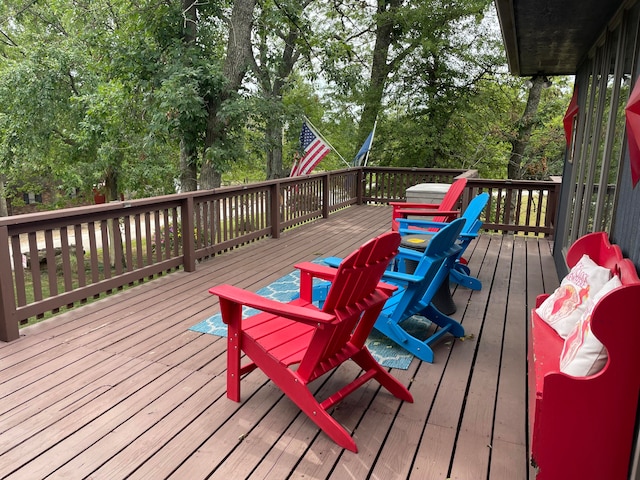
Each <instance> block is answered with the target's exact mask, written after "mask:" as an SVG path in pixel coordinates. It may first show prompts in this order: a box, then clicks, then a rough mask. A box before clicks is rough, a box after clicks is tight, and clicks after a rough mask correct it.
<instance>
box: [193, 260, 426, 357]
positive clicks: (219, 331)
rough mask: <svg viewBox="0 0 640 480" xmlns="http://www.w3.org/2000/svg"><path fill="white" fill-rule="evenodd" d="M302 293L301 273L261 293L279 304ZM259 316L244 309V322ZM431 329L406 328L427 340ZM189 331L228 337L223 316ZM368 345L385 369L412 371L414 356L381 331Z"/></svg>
mask: <svg viewBox="0 0 640 480" xmlns="http://www.w3.org/2000/svg"><path fill="white" fill-rule="evenodd" d="M314 262H316V263H321V259H318V260H314ZM299 289H300V273H299V272H298V270H296V271H295V272H291V273H289V274H287V275H285V276H284V277H282V278H280V279H278V280H276V281H275V282H273V283H272V284H270V285H267V286H266V287H264V288H261V289H260V290H258V292H257V293H258V295H260V296H262V297H267V298H270V299H273V300H278V301H280V302H288V301H290V300H292V299H293V298H295V296H296V295H297V294H298V291H299ZM255 313H257V311H256V310H254V309H252V308H249V307H243V308H242V316H243V318H246V317H248V316H250V315H253V314H255ZM430 325H431V322H430V321H429V320H427V319H425V318H423V317H419V316H417V315H416V316H413V317H411V318H409V319H407V320H405V321H404V322H403V325H402V326H403V327H404V328H405V329H407V330H409V331H411V332H412V334H413V335H416V336H419V333H420V332H423V331H424V332H425V335H424V336H425V337H426V336H427V335H426V331H427V330H428V329H429V327H430ZM189 330H193V331H195V332H201V333H208V334H211V335H217V336H219V337H226V336H227V326H226V325H225V324H224V323H223V322H222V316H221V315H220V314H219V313H216V314H215V315H213V316H212V317H209V318H207V319H206V320H203V321H202V322H200V323H198V324H197V325H194V326H193V327H191V328H190V329H189ZM366 345H367V348H368V349H369V351H370V352H371V354H372V355H373V356H374V357H375V359H376V360H377V361H378V362H379V363H380V364H381V365H383V366H385V367H390V368H401V369H403V370H406V369H408V368H409V364H410V363H411V360H412V359H413V355H412V354H411V353H409V352H407V351H406V350H405V349H404V348H402V347H400V346H399V345H397V344H396V343H395V342H393V341H391V340H389V339H388V338H387V337H386V336H385V335H383V334H381V333H379V332H378V331H377V330H372V331H371V334H370V335H369V338H368V340H367V342H366Z"/></svg>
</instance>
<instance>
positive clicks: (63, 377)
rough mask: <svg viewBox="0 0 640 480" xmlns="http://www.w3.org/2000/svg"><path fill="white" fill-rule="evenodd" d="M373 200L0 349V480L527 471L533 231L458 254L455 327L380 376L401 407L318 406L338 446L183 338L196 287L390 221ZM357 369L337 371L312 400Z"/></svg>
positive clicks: (300, 256) (284, 402)
mask: <svg viewBox="0 0 640 480" xmlns="http://www.w3.org/2000/svg"><path fill="white" fill-rule="evenodd" d="M390 217H391V211H390V208H388V207H375V206H362V207H352V208H348V209H346V210H344V211H342V212H339V213H336V214H334V215H332V216H331V217H330V218H329V219H328V220H324V221H319V222H316V223H313V224H311V225H307V226H304V227H300V228H297V229H295V230H292V231H289V232H287V233H285V234H283V235H282V237H281V238H280V239H278V240H273V239H270V240H263V241H259V242H256V243H255V244H252V245H249V246H246V247H243V248H240V249H237V250H234V251H232V252H229V253H226V254H223V255H221V256H218V257H215V258H213V259H211V260H209V261H206V262H203V263H201V264H200V265H198V268H197V270H196V272H194V273H185V272H182V271H181V272H177V273H172V274H170V275H166V276H164V277H161V278H159V279H157V280H153V281H150V282H147V283H145V284H143V285H140V286H137V287H135V288H131V289H129V290H126V291H124V292H121V293H119V294H117V295H114V296H111V297H108V298H106V299H104V300H100V301H98V302H96V303H93V304H90V305H87V306H84V307H81V308H77V309H75V310H72V311H69V312H66V313H64V314H61V315H59V316H57V317H56V318H54V319H51V320H48V321H46V322H43V323H41V324H38V325H34V326H32V327H28V328H25V329H23V330H22V331H21V338H20V339H19V340H18V341H15V342H12V343H8V344H0V359H1V362H0V398H1V399H2V402H1V403H0V478H20V479H25V478H45V477H47V476H48V475H51V476H52V477H63V476H67V477H70V478H85V477H90V478H96V479H97V478H148V479H159V478H176V479H185V478H188V479H201V478H225V479H231V478H233V479H235V478H256V479H258V478H260V479H261V478H273V479H283V478H307V479H325V478H336V479H345V478H354V479H361V478H375V479H385V480H387V479H393V478H418V479H442V480H444V479H446V478H457V479H469V480H472V479H473V480H476V479H480V478H490V479H505V480H506V479H508V480H513V479H527V478H529V475H530V472H529V466H528V460H527V448H528V441H527V426H526V422H527V415H526V385H527V382H526V322H527V318H528V311H529V309H530V308H531V306H532V305H533V304H534V300H535V297H536V295H538V294H539V293H542V292H543V291H551V290H553V289H554V288H555V287H556V286H557V283H558V281H557V276H556V271H555V267H554V265H553V261H552V258H551V244H550V242H549V241H548V240H546V239H535V238H529V239H524V238H523V237H514V236H511V235H505V236H502V235H482V236H481V237H480V238H479V239H478V240H477V241H476V242H474V243H473V244H472V245H471V247H470V248H469V249H468V250H467V256H468V257H469V260H470V264H469V265H470V268H471V271H472V272H474V273H476V274H477V275H478V277H479V278H480V280H481V281H482V283H483V289H482V290H481V291H479V292H471V291H470V290H466V289H464V288H462V287H458V288H457V290H456V291H455V293H454V300H455V302H456V305H457V307H458V308H457V312H456V313H455V314H454V315H453V317H454V318H457V319H459V320H461V322H462V324H463V326H464V327H465V330H466V333H467V337H466V339H465V340H464V341H463V340H452V339H448V340H444V341H443V342H441V343H440V344H438V345H436V346H435V347H434V351H435V362H434V363H433V364H427V363H422V362H420V361H418V360H417V359H415V358H414V360H413V362H412V363H411V365H410V367H409V369H408V370H398V369H394V370H393V372H392V373H393V374H394V375H395V376H396V377H397V378H398V379H399V380H400V381H402V382H403V383H404V384H405V385H408V386H409V388H410V390H411V392H412V394H413V396H414V398H415V403H413V404H405V403H401V402H400V401H398V400H397V399H396V398H394V397H392V396H391V395H390V394H388V393H387V392H386V391H385V390H381V389H380V388H378V385H377V384H376V383H375V382H370V383H369V384H367V385H366V386H365V387H363V388H361V389H359V390H358V391H357V392H356V393H355V394H353V395H352V396H350V397H348V398H347V399H345V400H344V401H343V402H342V403H340V404H338V406H337V407H336V409H335V410H334V413H333V416H334V417H335V418H336V419H337V420H338V421H340V422H341V423H343V424H344V425H345V426H346V427H347V428H348V429H349V430H351V431H353V435H354V438H355V440H356V442H357V444H358V447H359V449H360V453H358V454H352V453H351V452H349V451H346V450H342V449H340V448H339V447H337V446H336V445H335V444H334V443H333V442H332V441H331V440H329V438H328V437H326V436H325V435H324V434H322V433H320V432H319V430H318V429H317V427H316V426H315V425H314V424H313V423H311V422H310V421H308V420H307V419H306V417H305V416H304V414H302V413H301V412H300V411H299V410H298V409H297V408H296V407H295V405H294V404H293V403H292V402H290V401H289V400H288V399H286V398H285V397H283V395H282V393H281V392H280V391H279V390H278V389H277V388H276V387H274V386H273V384H271V383H270V382H268V381H267V379H266V377H265V376H264V375H263V374H262V373H261V372H259V371H255V372H252V373H250V374H249V375H248V377H247V378H246V379H245V380H244V383H243V401H242V403H239V404H237V403H235V402H232V401H230V400H228V399H227V398H226V396H225V361H226V359H225V355H224V353H225V348H226V342H225V340H224V339H221V338H219V337H216V336H213V335H207V334H200V333H196V332H193V331H189V330H188V329H189V327H191V326H193V325H195V324H196V323H198V322H200V321H201V320H203V319H205V318H207V317H209V316H211V315H213V314H214V313H216V312H218V306H217V300H216V298H214V297H213V296H211V295H209V294H208V293H207V289H208V288H209V287H210V286H212V285H215V284H219V283H232V284H234V285H237V286H240V287H243V288H248V289H251V290H253V291H256V290H258V289H259V288H261V287H263V286H265V285H267V284H269V283H270V282H272V281H274V280H276V279H277V278H280V277H281V276H283V275H284V274H286V273H289V272H290V271H292V265H293V264H294V263H297V262H300V261H304V260H312V259H314V258H316V257H318V256H327V255H338V256H344V255H346V254H348V253H349V252H351V251H352V250H354V249H355V248H356V247H357V246H359V245H360V244H362V243H364V242H365V241H366V240H368V239H369V238H371V237H373V236H375V235H377V234H378V233H381V232H383V231H385V230H387V229H388V228H389V224H390ZM357 374H358V371H357V369H356V368H355V367H354V366H352V365H344V366H342V367H340V368H339V369H338V371H337V372H335V373H334V374H332V375H331V376H329V378H321V379H319V380H318V381H316V383H315V384H313V385H315V388H317V391H318V394H319V396H322V392H323V390H324V389H325V387H329V386H334V385H336V384H338V383H341V382H343V381H344V380H345V379H346V378H349V377H353V376H355V375H357Z"/></svg>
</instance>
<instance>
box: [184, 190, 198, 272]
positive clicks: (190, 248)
mask: <svg viewBox="0 0 640 480" xmlns="http://www.w3.org/2000/svg"><path fill="white" fill-rule="evenodd" d="M180 209H181V210H182V211H181V212H180V213H181V214H182V215H181V223H182V225H181V226H180V227H181V228H182V255H183V256H184V271H185V272H195V271H196V243H195V240H194V238H193V231H194V223H193V217H194V215H195V208H194V201H193V195H189V196H187V197H186V198H185V199H183V201H182V206H181V207H180Z"/></svg>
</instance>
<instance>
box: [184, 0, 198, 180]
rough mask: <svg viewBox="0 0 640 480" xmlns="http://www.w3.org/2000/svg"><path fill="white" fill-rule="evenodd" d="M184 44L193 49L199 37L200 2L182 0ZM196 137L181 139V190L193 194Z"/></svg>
mask: <svg viewBox="0 0 640 480" xmlns="http://www.w3.org/2000/svg"><path fill="white" fill-rule="evenodd" d="M182 15H183V17H184V19H183V30H182V43H183V44H184V47H185V48H189V47H191V46H192V45H193V44H194V43H195V42H196V39H197V36H198V2H194V1H193V0H182ZM194 138H195V136H194V135H188V134H186V133H183V134H182V138H181V139H180V190H181V191H183V192H192V191H194V190H197V189H198V162H197V159H198V149H197V146H196V144H195V140H194Z"/></svg>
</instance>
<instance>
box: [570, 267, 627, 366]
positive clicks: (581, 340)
mask: <svg viewBox="0 0 640 480" xmlns="http://www.w3.org/2000/svg"><path fill="white" fill-rule="evenodd" d="M621 285H622V283H621V282H620V279H619V278H618V277H617V276H614V277H613V278H612V279H611V280H609V281H608V282H607V283H606V284H605V285H604V287H602V288H601V289H600V291H599V292H598V293H596V294H595V295H594V297H593V298H592V299H591V300H589V302H588V304H587V308H586V310H585V312H584V314H583V315H582V317H581V318H580V321H579V322H578V323H577V324H576V325H575V327H574V328H573V330H572V331H571V333H570V334H569V336H568V337H567V339H566V340H565V342H564V348H563V349H562V354H561V355H560V371H561V372H563V373H566V374H569V375H573V376H574V377H586V376H587V375H593V374H594V373H598V372H599V371H600V370H602V368H603V367H604V366H605V365H606V363H607V358H608V354H607V349H606V348H605V347H604V345H602V343H601V342H600V340H598V339H597V338H596V336H595V335H594V334H593V333H592V332H591V314H592V313H593V309H594V307H595V306H596V304H597V303H598V301H599V300H600V299H601V298H602V297H604V296H605V295H606V294H607V293H609V292H610V291H611V290H613V289H614V288H618V287H620V286H621Z"/></svg>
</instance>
